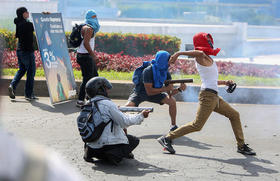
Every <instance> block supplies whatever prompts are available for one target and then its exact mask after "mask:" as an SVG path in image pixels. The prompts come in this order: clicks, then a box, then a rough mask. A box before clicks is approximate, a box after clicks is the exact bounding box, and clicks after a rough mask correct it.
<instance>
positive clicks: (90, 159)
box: [83, 145, 94, 163]
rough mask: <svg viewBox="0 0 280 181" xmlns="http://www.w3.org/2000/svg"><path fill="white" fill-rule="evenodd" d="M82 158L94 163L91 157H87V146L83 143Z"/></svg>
mask: <svg viewBox="0 0 280 181" xmlns="http://www.w3.org/2000/svg"><path fill="white" fill-rule="evenodd" d="M83 158H84V160H85V161H86V162H89V163H94V159H93V158H91V157H89V154H88V147H87V146H86V145H85V146H84V157H83Z"/></svg>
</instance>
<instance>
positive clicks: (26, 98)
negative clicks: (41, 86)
mask: <svg viewBox="0 0 280 181" xmlns="http://www.w3.org/2000/svg"><path fill="white" fill-rule="evenodd" d="M25 100H27V101H32V100H33V99H32V98H31V96H30V97H27V96H25Z"/></svg>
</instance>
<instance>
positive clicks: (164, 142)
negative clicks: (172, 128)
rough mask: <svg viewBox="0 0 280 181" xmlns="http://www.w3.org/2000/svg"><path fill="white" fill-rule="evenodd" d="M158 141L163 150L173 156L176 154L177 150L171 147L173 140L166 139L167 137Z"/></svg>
mask: <svg viewBox="0 0 280 181" xmlns="http://www.w3.org/2000/svg"><path fill="white" fill-rule="evenodd" d="M157 141H158V142H159V143H160V144H161V145H162V146H163V148H164V149H165V150H167V151H169V153H171V154H175V150H174V148H173V147H172V145H171V140H170V139H168V138H166V137H165V136H162V137H159V138H158V139H157Z"/></svg>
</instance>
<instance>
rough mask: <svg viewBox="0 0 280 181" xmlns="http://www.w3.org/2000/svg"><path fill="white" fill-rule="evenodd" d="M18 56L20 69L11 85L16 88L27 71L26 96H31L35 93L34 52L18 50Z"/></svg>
mask: <svg viewBox="0 0 280 181" xmlns="http://www.w3.org/2000/svg"><path fill="white" fill-rule="evenodd" d="M17 57H18V65H19V70H18V71H17V73H16V75H15V77H14V79H13V80H12V82H11V86H12V87H13V89H14V90H16V87H17V85H18V83H19V81H20V79H21V78H22V77H23V76H24V74H25V73H26V72H27V77H26V82H25V89H24V92H25V97H31V95H32V94H33V85H34V76H35V73H36V65H35V56H34V52H33V51H32V52H29V51H21V50H17Z"/></svg>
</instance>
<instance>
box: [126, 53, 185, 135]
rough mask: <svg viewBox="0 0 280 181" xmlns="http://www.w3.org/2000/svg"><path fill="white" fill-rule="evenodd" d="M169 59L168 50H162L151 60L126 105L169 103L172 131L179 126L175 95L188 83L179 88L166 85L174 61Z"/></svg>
mask: <svg viewBox="0 0 280 181" xmlns="http://www.w3.org/2000/svg"><path fill="white" fill-rule="evenodd" d="M169 59H170V54H169V53H168V52H167V51H162V50H161V51H158V52H157V53H156V58H155V59H154V60H152V61H151V65H150V66H148V67H146V68H145V69H144V70H143V72H142V75H141V76H139V80H138V81H137V82H139V83H138V84H136V85H135V88H134V91H133V93H132V94H131V95H130V96H129V98H128V102H127V103H126V106H138V105H139V104H140V103H141V102H144V101H149V102H153V103H157V104H160V105H163V104H167V105H168V106H169V115H170V118H171V128H170V130H171V131H172V130H175V129H176V128H177V126H176V114H177V108H176V100H175V98H174V97H173V95H175V94H177V93H179V92H182V91H184V90H185V89H186V84H181V85H180V87H179V88H177V89H174V88H173V85H172V84H169V85H165V86H164V81H165V80H170V79H171V75H170V73H169V72H168V67H169V65H170V64H171V63H172V62H171V61H169ZM144 64H145V62H144ZM144 64H143V65H144Z"/></svg>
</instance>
